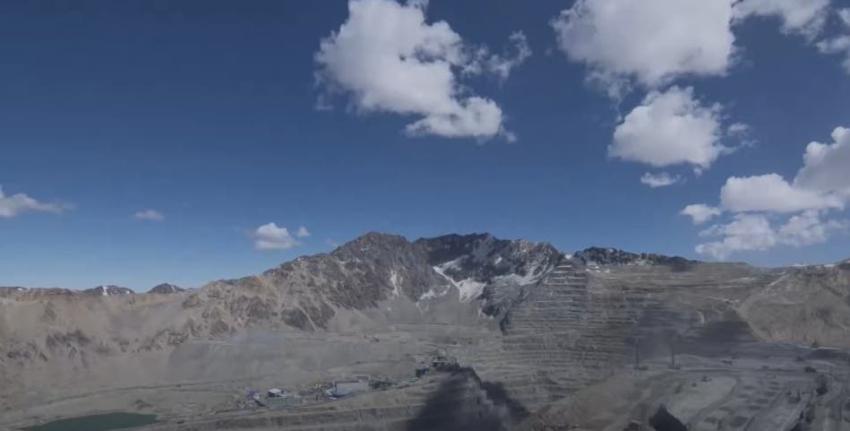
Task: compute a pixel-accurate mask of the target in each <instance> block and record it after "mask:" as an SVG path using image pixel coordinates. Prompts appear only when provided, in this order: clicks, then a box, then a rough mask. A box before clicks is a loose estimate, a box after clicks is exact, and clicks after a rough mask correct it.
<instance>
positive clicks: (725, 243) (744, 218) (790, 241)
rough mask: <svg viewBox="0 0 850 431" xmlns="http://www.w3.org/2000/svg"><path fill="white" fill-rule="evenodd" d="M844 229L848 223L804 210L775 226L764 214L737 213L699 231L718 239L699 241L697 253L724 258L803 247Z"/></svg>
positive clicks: (822, 241)
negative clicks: (729, 220) (748, 252)
mask: <svg viewBox="0 0 850 431" xmlns="http://www.w3.org/2000/svg"><path fill="white" fill-rule="evenodd" d="M846 229H847V222H845V221H838V220H824V219H823V218H822V216H821V212H819V211H816V210H808V211H804V212H803V213H801V214H799V215H795V216H792V217H790V218H788V220H786V221H785V222H784V223H783V224H781V225H780V226H778V227H774V226H773V224H772V223H771V221H770V220H769V219H768V217H767V216H766V215H764V214H737V215H735V217H734V219H733V220H732V221H731V222H729V223H726V224H718V225H715V226H712V227H710V228H708V229H706V230H704V231H703V232H701V233H700V236H703V237H719V239H718V240H717V241H711V242H707V243H703V244H699V245H698V246H697V247H696V251H697V253H700V254H703V255H708V256H711V257H713V258H715V259H721V260H722V259H726V258H728V257H729V256H730V255H732V254H734V253H738V252H742V251H765V250H768V249H771V248H773V247H776V246H779V245H786V246H793V247H803V246H808V245H813V244H820V243H824V242H826V241H827V240H828V239H829V237H830V235H831V234H832V233H833V232H836V231H843V230H846Z"/></svg>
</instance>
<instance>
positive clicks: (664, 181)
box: [640, 172, 681, 189]
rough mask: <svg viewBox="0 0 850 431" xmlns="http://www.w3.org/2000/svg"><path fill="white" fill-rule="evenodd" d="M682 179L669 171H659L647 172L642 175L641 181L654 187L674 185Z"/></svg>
mask: <svg viewBox="0 0 850 431" xmlns="http://www.w3.org/2000/svg"><path fill="white" fill-rule="evenodd" d="M680 180H681V178H680V177H679V176H678V175H675V176H674V175H670V174H668V173H667V172H659V173H657V174H654V173H651V172H646V173H644V174H643V175H641V177H640V182H641V183H643V184H645V185H647V186H649V187H652V188H654V189H655V188H658V187H667V186H672V185H673V184H676V183H678V182H679V181H680Z"/></svg>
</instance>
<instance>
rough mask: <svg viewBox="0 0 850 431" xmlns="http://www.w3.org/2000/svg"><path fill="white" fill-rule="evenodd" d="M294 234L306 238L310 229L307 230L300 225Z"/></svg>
mask: <svg viewBox="0 0 850 431" xmlns="http://www.w3.org/2000/svg"><path fill="white" fill-rule="evenodd" d="M295 236H297V237H298V238H307V237H308V236H310V231H309V230H307V228H306V227H304V226H301V227H299V228H298V231H296V232H295Z"/></svg>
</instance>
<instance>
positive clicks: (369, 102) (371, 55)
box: [315, 0, 530, 139]
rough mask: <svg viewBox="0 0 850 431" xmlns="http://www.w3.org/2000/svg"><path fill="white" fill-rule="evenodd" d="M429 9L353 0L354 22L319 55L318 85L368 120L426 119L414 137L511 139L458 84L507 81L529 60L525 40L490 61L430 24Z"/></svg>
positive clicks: (420, 4) (486, 105)
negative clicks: (474, 79)
mask: <svg viewBox="0 0 850 431" xmlns="http://www.w3.org/2000/svg"><path fill="white" fill-rule="evenodd" d="M426 8H427V2H426V1H409V2H408V3H407V4H399V3H397V2H396V1H395V0H350V1H349V3H348V10H349V17H348V19H347V20H346V22H345V23H343V24H342V26H341V27H340V28H339V31H337V32H335V33H332V34H331V35H330V36H329V37H327V38H325V39H323V40H322V42H321V47H320V49H319V51H318V52H317V53H316V56H315V59H316V62H317V64H318V66H319V70H318V72H317V77H318V80H319V83H320V84H322V85H323V86H324V88H325V90H326V91H327V92H328V93H333V92H342V93H346V94H349V95H350V96H351V98H352V103H353V106H354V107H355V108H357V109H358V110H361V111H363V112H391V113H397V114H405V115H414V116H418V117H421V118H420V119H419V120H416V121H414V122H413V123H411V124H408V125H407V127H406V131H407V132H408V133H409V134H411V135H424V134H432V135H439V136H444V137H474V138H477V139H488V138H492V137H495V136H499V135H501V136H506V137H507V136H511V135H510V134H509V132H507V131H506V130H505V127H504V115H503V113H502V109H501V108H500V107H499V106H498V105H497V104H496V102H494V101H493V100H491V99H487V98H483V97H479V96H475V95H471V94H469V91H468V89H466V88H465V87H463V86H462V85H461V84H459V83H458V78H459V77H462V76H467V75H472V74H478V73H483V72H488V73H493V74H495V75H497V76H498V77H499V78H502V79H504V78H507V77H508V75H509V74H510V72H511V70H512V69H513V68H514V67H516V66H518V65H519V64H521V63H522V62H523V61H524V60H525V59H526V58H527V57H528V55H530V50H529V49H528V44H527V42H526V40H525V36H524V35H522V34H521V33H515V34H514V35H513V36H511V42H512V43H513V44H514V49H515V52H514V53H513V54H512V55H492V54H490V52H489V50H488V49H487V48H486V47H480V48H472V47H470V46H468V45H467V44H465V43H464V41H463V40H462V38H461V36H460V35H459V34H457V33H456V32H455V31H454V30H452V28H451V27H450V26H449V24H448V23H446V22H445V21H439V22H435V23H431V24H429V23H427V22H426V20H425V9H426Z"/></svg>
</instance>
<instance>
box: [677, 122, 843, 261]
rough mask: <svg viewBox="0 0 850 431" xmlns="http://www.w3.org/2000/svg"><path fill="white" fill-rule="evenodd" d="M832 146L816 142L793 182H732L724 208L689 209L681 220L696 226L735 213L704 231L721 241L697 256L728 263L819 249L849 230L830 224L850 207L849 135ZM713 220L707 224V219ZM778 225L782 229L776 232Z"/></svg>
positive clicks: (766, 178) (836, 134)
mask: <svg viewBox="0 0 850 431" xmlns="http://www.w3.org/2000/svg"><path fill="white" fill-rule="evenodd" d="M832 140H833V142H832V143H829V144H823V143H819V142H812V143H810V144H809V145H808V146H807V147H806V151H805V153H804V155H803V166H802V167H801V168H800V170H799V171H798V172H797V175H796V176H795V178H794V180H793V181H792V182H788V181H786V180H785V179H784V178H782V176H780V175H778V174H775V173H773V174H766V175H757V176H750V177H730V178H728V179H727V180H726V184H725V185H724V186H723V188H722V189H721V191H720V201H721V208H718V209H716V211H708V210H707V209H711V207H708V206H706V205H702V204H700V205H690V206H688V207H687V208H685V210H683V211H682V214H685V215H689V216H691V217H692V218H693V219H694V223H695V224H699V223H701V222H705V221H707V220H708V219H710V218H712V217H716V216H718V215H720V214H721V212H722V211H724V210H725V211H729V212H732V213H733V214H734V215H733V216H732V217H733V219H732V220H731V221H730V222H726V223H720V224H717V225H714V226H712V227H710V228H709V229H706V230H705V231H703V232H702V233H701V234H700V235H701V236H709V237H711V236H714V237H718V238H719V239H718V240H716V241H711V242H707V243H703V244H700V245H698V246H697V252H699V253H701V254H706V255H710V256H713V257H715V258H717V259H725V258H726V257H727V256H729V255H730V254H732V253H735V252H740V251H756V250H767V249H769V248H772V247H774V246H777V245H787V246H795V247H802V246H807V245H812V244H819V243H823V242H826V241H828V240H829V238H830V236H831V235H832V234H833V233H835V232H838V231H845V230H847V228H848V222H847V221H846V220H840V219H835V218H834V216H833V218H830V214H831V213H834V212H835V211H837V210H843V209H844V208H845V207H846V206H847V204H848V203H850V169H848V166H850V129H847V128H844V127H838V128H836V129H835V130H834V131H833V132H832ZM706 214H710V215H709V216H708V218H705V217H703V215H706ZM774 221H776V222H778V223H779V224H778V226H774V223H773V222H774Z"/></svg>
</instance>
